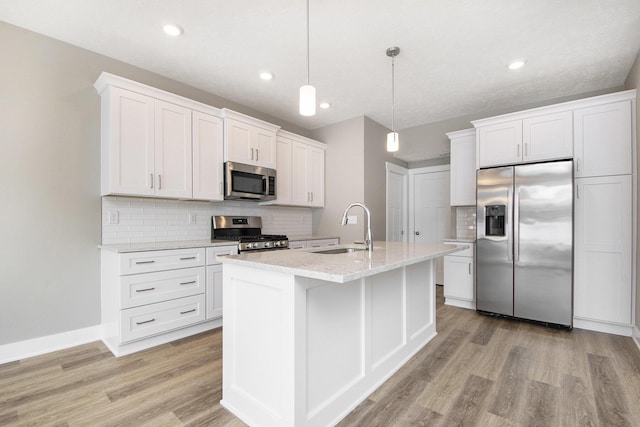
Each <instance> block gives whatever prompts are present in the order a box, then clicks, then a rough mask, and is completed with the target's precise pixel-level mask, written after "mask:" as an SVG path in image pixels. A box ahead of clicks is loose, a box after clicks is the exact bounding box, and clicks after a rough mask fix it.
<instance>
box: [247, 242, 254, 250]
mask: <svg viewBox="0 0 640 427" xmlns="http://www.w3.org/2000/svg"><path fill="white" fill-rule="evenodd" d="M245 247H246V248H247V249H251V248H253V243H247V245H246V246H245Z"/></svg>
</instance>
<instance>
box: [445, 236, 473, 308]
mask: <svg viewBox="0 0 640 427" xmlns="http://www.w3.org/2000/svg"><path fill="white" fill-rule="evenodd" d="M445 243H447V244H460V243H458V242H452V241H445ZM473 256H474V244H473V243H469V244H468V248H467V249H465V250H463V251H460V252H454V253H453V254H450V255H445V256H444V297H445V304H447V305H454V306H456V307H463V308H470V309H475V308H476V301H475V274H474V259H473Z"/></svg>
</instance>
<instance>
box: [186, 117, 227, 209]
mask: <svg viewBox="0 0 640 427" xmlns="http://www.w3.org/2000/svg"><path fill="white" fill-rule="evenodd" d="M222 136H223V123H222V119H221V118H219V117H216V116H213V115H211V114H205V113H201V112H199V111H194V112H193V198H194V199H197V200H212V201H215V200H218V201H219V200H223V199H224V193H223V183H224V165H223V153H222Z"/></svg>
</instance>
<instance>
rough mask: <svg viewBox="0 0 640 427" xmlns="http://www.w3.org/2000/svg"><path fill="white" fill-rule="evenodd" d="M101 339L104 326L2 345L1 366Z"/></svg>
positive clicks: (0, 347) (0, 348) (0, 352)
mask: <svg viewBox="0 0 640 427" xmlns="http://www.w3.org/2000/svg"><path fill="white" fill-rule="evenodd" d="M100 339H102V326H101V325H96V326H91V327H88V328H84V329H76V330H74V331H67V332H62V333H59V334H53V335H47V336H44V337H38V338H33V339H30V340H25V341H18V342H15V343H11V344H3V345H0V364H3V363H9V362H13V361H16V360H20V359H25V358H27V357H33V356H39V355H41V354H45V353H50V352H52V351H58V350H63V349H65V348H69V347H75V346H77V345H81V344H86V343H90V342H93V341H99V340H100Z"/></svg>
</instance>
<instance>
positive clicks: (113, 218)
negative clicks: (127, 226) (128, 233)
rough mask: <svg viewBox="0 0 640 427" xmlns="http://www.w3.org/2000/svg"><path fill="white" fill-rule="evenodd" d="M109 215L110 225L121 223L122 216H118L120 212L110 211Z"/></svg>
mask: <svg viewBox="0 0 640 427" xmlns="http://www.w3.org/2000/svg"><path fill="white" fill-rule="evenodd" d="M107 215H108V222H109V224H117V223H119V222H120V215H119V214H118V211H108V212H107Z"/></svg>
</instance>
